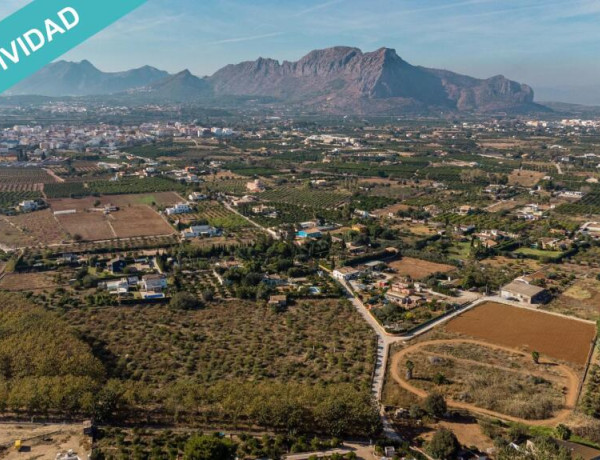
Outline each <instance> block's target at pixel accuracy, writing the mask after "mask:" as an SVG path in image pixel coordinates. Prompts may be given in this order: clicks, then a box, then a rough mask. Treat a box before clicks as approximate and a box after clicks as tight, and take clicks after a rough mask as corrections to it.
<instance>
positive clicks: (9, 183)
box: [0, 168, 56, 191]
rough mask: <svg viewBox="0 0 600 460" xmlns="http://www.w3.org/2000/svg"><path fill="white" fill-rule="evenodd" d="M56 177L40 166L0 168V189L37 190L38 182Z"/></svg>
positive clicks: (47, 181)
mask: <svg viewBox="0 0 600 460" xmlns="http://www.w3.org/2000/svg"><path fill="white" fill-rule="evenodd" d="M53 182H56V179H55V178H54V177H52V176H51V175H50V174H48V173H47V172H46V171H44V170H43V169H40V168H0V191H31V190H39V188H38V186H39V184H51V183H53Z"/></svg>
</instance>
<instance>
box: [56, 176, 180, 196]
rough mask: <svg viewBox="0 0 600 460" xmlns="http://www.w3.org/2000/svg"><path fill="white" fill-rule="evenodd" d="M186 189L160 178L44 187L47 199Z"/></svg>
mask: <svg viewBox="0 0 600 460" xmlns="http://www.w3.org/2000/svg"><path fill="white" fill-rule="evenodd" d="M185 190H186V187H185V186H184V185H182V184H180V183H178V182H175V181H173V180H170V179H165V178H162V177H149V178H124V179H121V180H118V181H110V180H96V181H90V182H85V183H84V182H64V183H59V184H46V185H44V194H45V195H46V196H47V197H48V198H49V199H53V198H69V197H81V196H89V195H122V194H123V195H124V194H140V193H144V194H146V193H151V194H152V193H156V192H171V191H179V192H184V191H185Z"/></svg>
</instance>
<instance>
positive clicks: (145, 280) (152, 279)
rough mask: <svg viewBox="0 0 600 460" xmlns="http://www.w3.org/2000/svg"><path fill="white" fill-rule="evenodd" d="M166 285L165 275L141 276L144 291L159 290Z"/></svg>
mask: <svg viewBox="0 0 600 460" xmlns="http://www.w3.org/2000/svg"><path fill="white" fill-rule="evenodd" d="M166 287H167V277H166V276H164V275H146V276H144V277H142V290H143V291H146V292H161V291H162V290H163V289H165V288H166Z"/></svg>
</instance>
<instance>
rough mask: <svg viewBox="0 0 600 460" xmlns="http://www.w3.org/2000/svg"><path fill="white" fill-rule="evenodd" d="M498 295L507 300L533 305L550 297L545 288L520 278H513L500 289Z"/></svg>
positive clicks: (544, 301) (541, 302) (542, 302)
mask: <svg viewBox="0 0 600 460" xmlns="http://www.w3.org/2000/svg"><path fill="white" fill-rule="evenodd" d="M500 296H501V297H502V298H504V299H508V300H517V301H519V302H521V303H525V304H529V305H534V304H544V303H546V302H548V300H549V299H550V295H549V293H548V291H546V289H544V288H542V287H539V286H534V285H533V284H529V283H527V282H525V281H522V280H515V281H513V282H512V283H509V284H507V285H506V286H503V287H502V288H501V289H500Z"/></svg>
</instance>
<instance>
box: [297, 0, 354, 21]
mask: <svg viewBox="0 0 600 460" xmlns="http://www.w3.org/2000/svg"><path fill="white" fill-rule="evenodd" d="M344 1H345V0H331V1H329V2H325V3H321V4H320V5H315V6H312V7H310V8H306V9H305V10H302V11H300V12H298V13H297V14H295V15H293V17H296V18H297V17H300V16H305V15H307V14H310V13H314V12H315V11H319V10H324V9H325V8H329V7H330V6H334V5H339V4H340V3H343V2H344Z"/></svg>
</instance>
